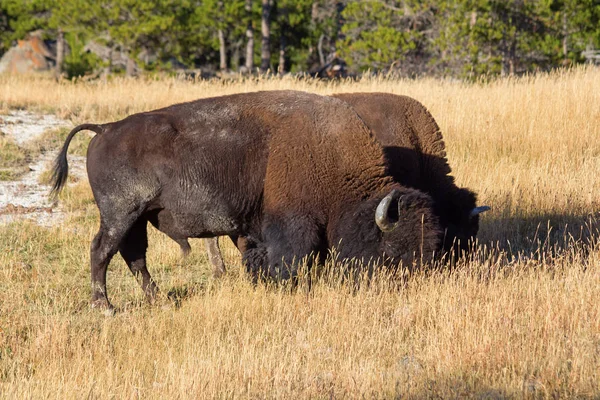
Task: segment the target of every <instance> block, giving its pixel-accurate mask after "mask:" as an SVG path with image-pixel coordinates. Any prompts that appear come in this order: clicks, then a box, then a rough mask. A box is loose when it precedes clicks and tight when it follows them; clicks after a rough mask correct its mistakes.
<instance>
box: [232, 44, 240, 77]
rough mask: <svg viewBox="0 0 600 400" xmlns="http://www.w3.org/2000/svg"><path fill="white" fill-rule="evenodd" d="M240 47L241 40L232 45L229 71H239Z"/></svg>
mask: <svg viewBox="0 0 600 400" xmlns="http://www.w3.org/2000/svg"><path fill="white" fill-rule="evenodd" d="M241 47H242V40H241V39H240V40H238V41H237V42H235V44H234V45H233V51H232V52H231V69H232V70H234V71H239V70H240V58H241V56H240V48H241Z"/></svg>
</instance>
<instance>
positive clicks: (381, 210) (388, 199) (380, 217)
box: [375, 189, 399, 232]
mask: <svg viewBox="0 0 600 400" xmlns="http://www.w3.org/2000/svg"><path fill="white" fill-rule="evenodd" d="M398 194H399V192H398V190H396V189H394V190H392V191H391V192H390V194H388V195H387V196H385V197H384V198H383V199H382V200H381V201H380V202H379V205H378V206H377V210H375V223H376V224H377V226H378V227H379V229H381V230H382V231H383V232H391V231H393V230H394V229H396V228H397V227H398V221H396V222H392V221H391V220H390V216H389V210H390V204H391V203H392V201H393V200H394V199H395V198H397V197H398Z"/></svg>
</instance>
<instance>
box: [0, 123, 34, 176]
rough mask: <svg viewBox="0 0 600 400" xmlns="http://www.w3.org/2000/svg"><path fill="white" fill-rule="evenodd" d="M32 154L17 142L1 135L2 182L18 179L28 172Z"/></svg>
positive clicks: (0, 166) (0, 161)
mask: <svg viewBox="0 0 600 400" xmlns="http://www.w3.org/2000/svg"><path fill="white" fill-rule="evenodd" d="M29 160H30V154H29V151H28V150H27V149H24V148H22V147H21V146H19V145H18V144H17V143H16V142H15V140H14V139H13V138H11V137H9V136H6V135H4V134H1V133H0V181H10V180H15V179H17V178H18V177H19V176H20V175H22V174H24V173H25V172H27V163H28V162H29Z"/></svg>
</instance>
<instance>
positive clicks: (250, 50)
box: [246, 0, 254, 74]
mask: <svg viewBox="0 0 600 400" xmlns="http://www.w3.org/2000/svg"><path fill="white" fill-rule="evenodd" d="M246 18H248V24H247V25H246V39H248V42H247V44H246V69H247V70H248V73H250V74H251V73H252V70H253V69H254V30H253V29H252V0H246Z"/></svg>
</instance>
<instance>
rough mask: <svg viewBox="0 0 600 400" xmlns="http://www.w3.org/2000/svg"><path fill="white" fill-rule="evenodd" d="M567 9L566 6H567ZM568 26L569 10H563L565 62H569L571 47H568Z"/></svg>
mask: <svg viewBox="0 0 600 400" xmlns="http://www.w3.org/2000/svg"><path fill="white" fill-rule="evenodd" d="M565 8H566V6H565ZM568 28H569V27H568V25H567V10H566V9H565V10H563V15H562V31H563V32H562V34H563V40H562V48H563V58H564V59H565V60H567V57H568V53H569V47H568V41H569V29H568Z"/></svg>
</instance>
